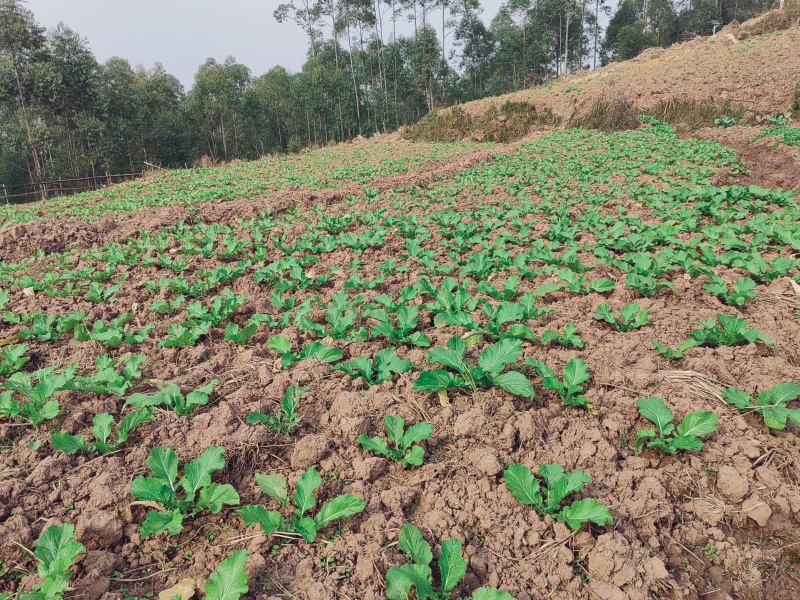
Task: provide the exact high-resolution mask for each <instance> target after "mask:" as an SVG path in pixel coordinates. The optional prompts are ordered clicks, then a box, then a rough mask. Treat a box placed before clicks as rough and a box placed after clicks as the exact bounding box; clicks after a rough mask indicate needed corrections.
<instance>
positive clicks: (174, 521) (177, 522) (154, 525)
mask: <svg viewBox="0 0 800 600" xmlns="http://www.w3.org/2000/svg"><path fill="white" fill-rule="evenodd" d="M182 530H183V515H182V514H181V513H180V512H179V511H177V510H175V511H169V512H159V511H157V510H151V511H150V512H149V513H147V516H146V517H145V519H144V522H143V523H142V527H141V529H140V531H139V533H140V535H141V536H142V539H145V538H147V537H150V536H151V535H158V534H160V533H163V532H165V531H166V532H167V533H169V534H170V535H177V534H179V533H180V532H181V531H182Z"/></svg>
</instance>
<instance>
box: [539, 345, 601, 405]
mask: <svg viewBox="0 0 800 600" xmlns="http://www.w3.org/2000/svg"><path fill="white" fill-rule="evenodd" d="M525 364H526V365H528V366H529V367H533V370H534V371H535V372H536V374H537V375H539V377H541V378H542V385H543V386H544V388H545V389H548V390H553V391H554V392H556V393H557V394H558V395H559V396H561V400H562V402H564V404H565V405H567V406H585V407H587V408H589V409H591V405H590V404H589V401H588V400H587V399H586V396H584V395H583V391H584V390H583V385H582V384H584V383H586V382H587V381H589V367H588V366H587V365H586V363H585V362H583V360H581V359H580V358H577V357H576V358H573V359H570V361H569V362H568V363H567V364H566V366H565V367H564V379H563V380H559V379H558V378H557V377H556V374H555V371H553V369H551V368H550V367H548V366H547V365H546V364H544V363H543V362H540V361H538V360H535V359H533V358H529V359H527V360H526V361H525Z"/></svg>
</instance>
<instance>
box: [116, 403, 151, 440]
mask: <svg viewBox="0 0 800 600" xmlns="http://www.w3.org/2000/svg"><path fill="white" fill-rule="evenodd" d="M153 418H155V414H153V411H152V410H150V409H149V408H144V409H142V410H135V411H133V412H132V413H131V414H129V415H127V416H125V417H124V418H123V419H122V421H120V423H119V428H118V429H117V442H116V444H114V446H115V447H117V446H119V445H121V444H124V443H125V442H126V441H127V440H128V436H129V435H130V433H131V431H133V430H134V429H135V428H136V427H138V426H139V425H141V424H142V423H146V422H147V421H152V420H153Z"/></svg>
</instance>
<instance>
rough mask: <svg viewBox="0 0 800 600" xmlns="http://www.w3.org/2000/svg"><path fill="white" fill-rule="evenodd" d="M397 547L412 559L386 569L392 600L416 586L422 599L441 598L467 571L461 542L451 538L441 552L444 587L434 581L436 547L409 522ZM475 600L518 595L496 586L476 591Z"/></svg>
mask: <svg viewBox="0 0 800 600" xmlns="http://www.w3.org/2000/svg"><path fill="white" fill-rule="evenodd" d="M397 547H398V548H400V550H402V551H403V553H404V554H405V555H406V556H407V557H408V558H409V559H410V562H407V563H406V564H404V565H402V566H400V567H392V568H391V569H389V570H388V571H387V572H386V596H387V598H389V599H390V600H405V599H406V598H408V597H409V595H410V594H411V591H412V590H414V593H415V596H416V598H418V600H441V599H444V598H450V594H451V592H452V590H453V589H454V588H455V587H456V585H458V582H459V581H461V578H462V577H463V576H464V575H465V574H466V572H467V563H466V561H465V560H464V557H463V556H461V542H459V541H458V540H457V539H454V538H450V539H447V540H445V541H444V542H442V553H441V555H440V556H439V581H440V582H441V586H440V589H439V590H438V591H436V590H435V589H434V583H433V571H432V570H431V566H430V565H431V562H432V561H433V550H432V548H431V546H430V544H429V543H428V542H427V541H425V538H423V537H422V533H420V530H419V529H417V528H416V527H414V526H413V525H411V524H410V523H406V524H405V525H403V527H402V529H401V530H400V534H399V535H398V537H397ZM471 598H472V600H514V597H513V596H511V595H510V594H507V593H506V592H501V591H499V590H497V589H496V588H479V589H477V590H475V591H474V592H472V596H471Z"/></svg>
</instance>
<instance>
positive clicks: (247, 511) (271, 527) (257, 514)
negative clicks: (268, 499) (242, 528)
mask: <svg viewBox="0 0 800 600" xmlns="http://www.w3.org/2000/svg"><path fill="white" fill-rule="evenodd" d="M240 512H241V514H242V519H243V520H244V522H245V525H247V526H250V525H261V528H262V529H263V530H264V534H265V535H272V533H273V532H275V531H278V530H279V529H283V527H284V523H283V517H281V513H279V512H278V511H277V510H267V509H266V508H264V507H263V506H257V505H252V504H251V505H250V506H244V507H242V510H241V511H240Z"/></svg>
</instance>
